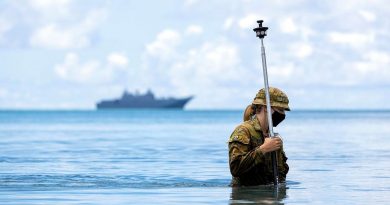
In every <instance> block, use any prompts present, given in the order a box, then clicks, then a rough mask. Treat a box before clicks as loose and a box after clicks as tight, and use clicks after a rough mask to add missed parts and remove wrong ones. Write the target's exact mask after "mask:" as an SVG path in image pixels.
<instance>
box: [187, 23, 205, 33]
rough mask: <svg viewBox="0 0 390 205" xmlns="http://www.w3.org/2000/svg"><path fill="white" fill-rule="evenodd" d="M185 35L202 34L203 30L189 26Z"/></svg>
mask: <svg viewBox="0 0 390 205" xmlns="http://www.w3.org/2000/svg"><path fill="white" fill-rule="evenodd" d="M186 33H187V34H189V35H192V34H193V35H197V34H202V33H203V28H202V27H201V26H199V25H191V26H188V27H187V30H186Z"/></svg>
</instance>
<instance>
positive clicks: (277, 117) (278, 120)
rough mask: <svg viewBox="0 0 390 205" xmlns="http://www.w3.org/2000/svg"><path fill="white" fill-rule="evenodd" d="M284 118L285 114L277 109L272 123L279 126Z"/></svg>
mask: <svg viewBox="0 0 390 205" xmlns="http://www.w3.org/2000/svg"><path fill="white" fill-rule="evenodd" d="M284 118H286V115H285V114H281V113H279V112H277V111H275V112H274V113H273V114H272V124H273V125H274V127H276V126H278V124H279V123H281V122H282V121H283V120H284Z"/></svg>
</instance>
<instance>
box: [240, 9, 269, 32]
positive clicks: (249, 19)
mask: <svg viewBox="0 0 390 205" xmlns="http://www.w3.org/2000/svg"><path fill="white" fill-rule="evenodd" d="M260 19H263V20H264V18H260V16H259V15H257V14H253V13H251V14H248V15H246V16H245V17H243V18H241V19H240V20H239V21H238V26H239V27H240V28H242V29H249V28H254V27H256V26H257V24H256V22H257V21H258V20H260Z"/></svg>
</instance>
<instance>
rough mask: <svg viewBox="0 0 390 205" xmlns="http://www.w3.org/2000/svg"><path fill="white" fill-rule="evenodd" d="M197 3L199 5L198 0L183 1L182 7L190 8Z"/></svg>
mask: <svg viewBox="0 0 390 205" xmlns="http://www.w3.org/2000/svg"><path fill="white" fill-rule="evenodd" d="M197 3H199V0H185V2H184V5H185V6H187V7H191V6H193V5H195V4H197Z"/></svg>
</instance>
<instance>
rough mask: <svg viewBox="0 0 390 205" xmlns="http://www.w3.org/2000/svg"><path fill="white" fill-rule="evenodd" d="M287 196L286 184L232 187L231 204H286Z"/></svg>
mask: <svg viewBox="0 0 390 205" xmlns="http://www.w3.org/2000/svg"><path fill="white" fill-rule="evenodd" d="M285 198H286V184H279V186H278V187H274V186H273V185H267V186H254V187H232V193H231V196H230V203H229V204H230V205H234V204H284V203H283V199H285Z"/></svg>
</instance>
